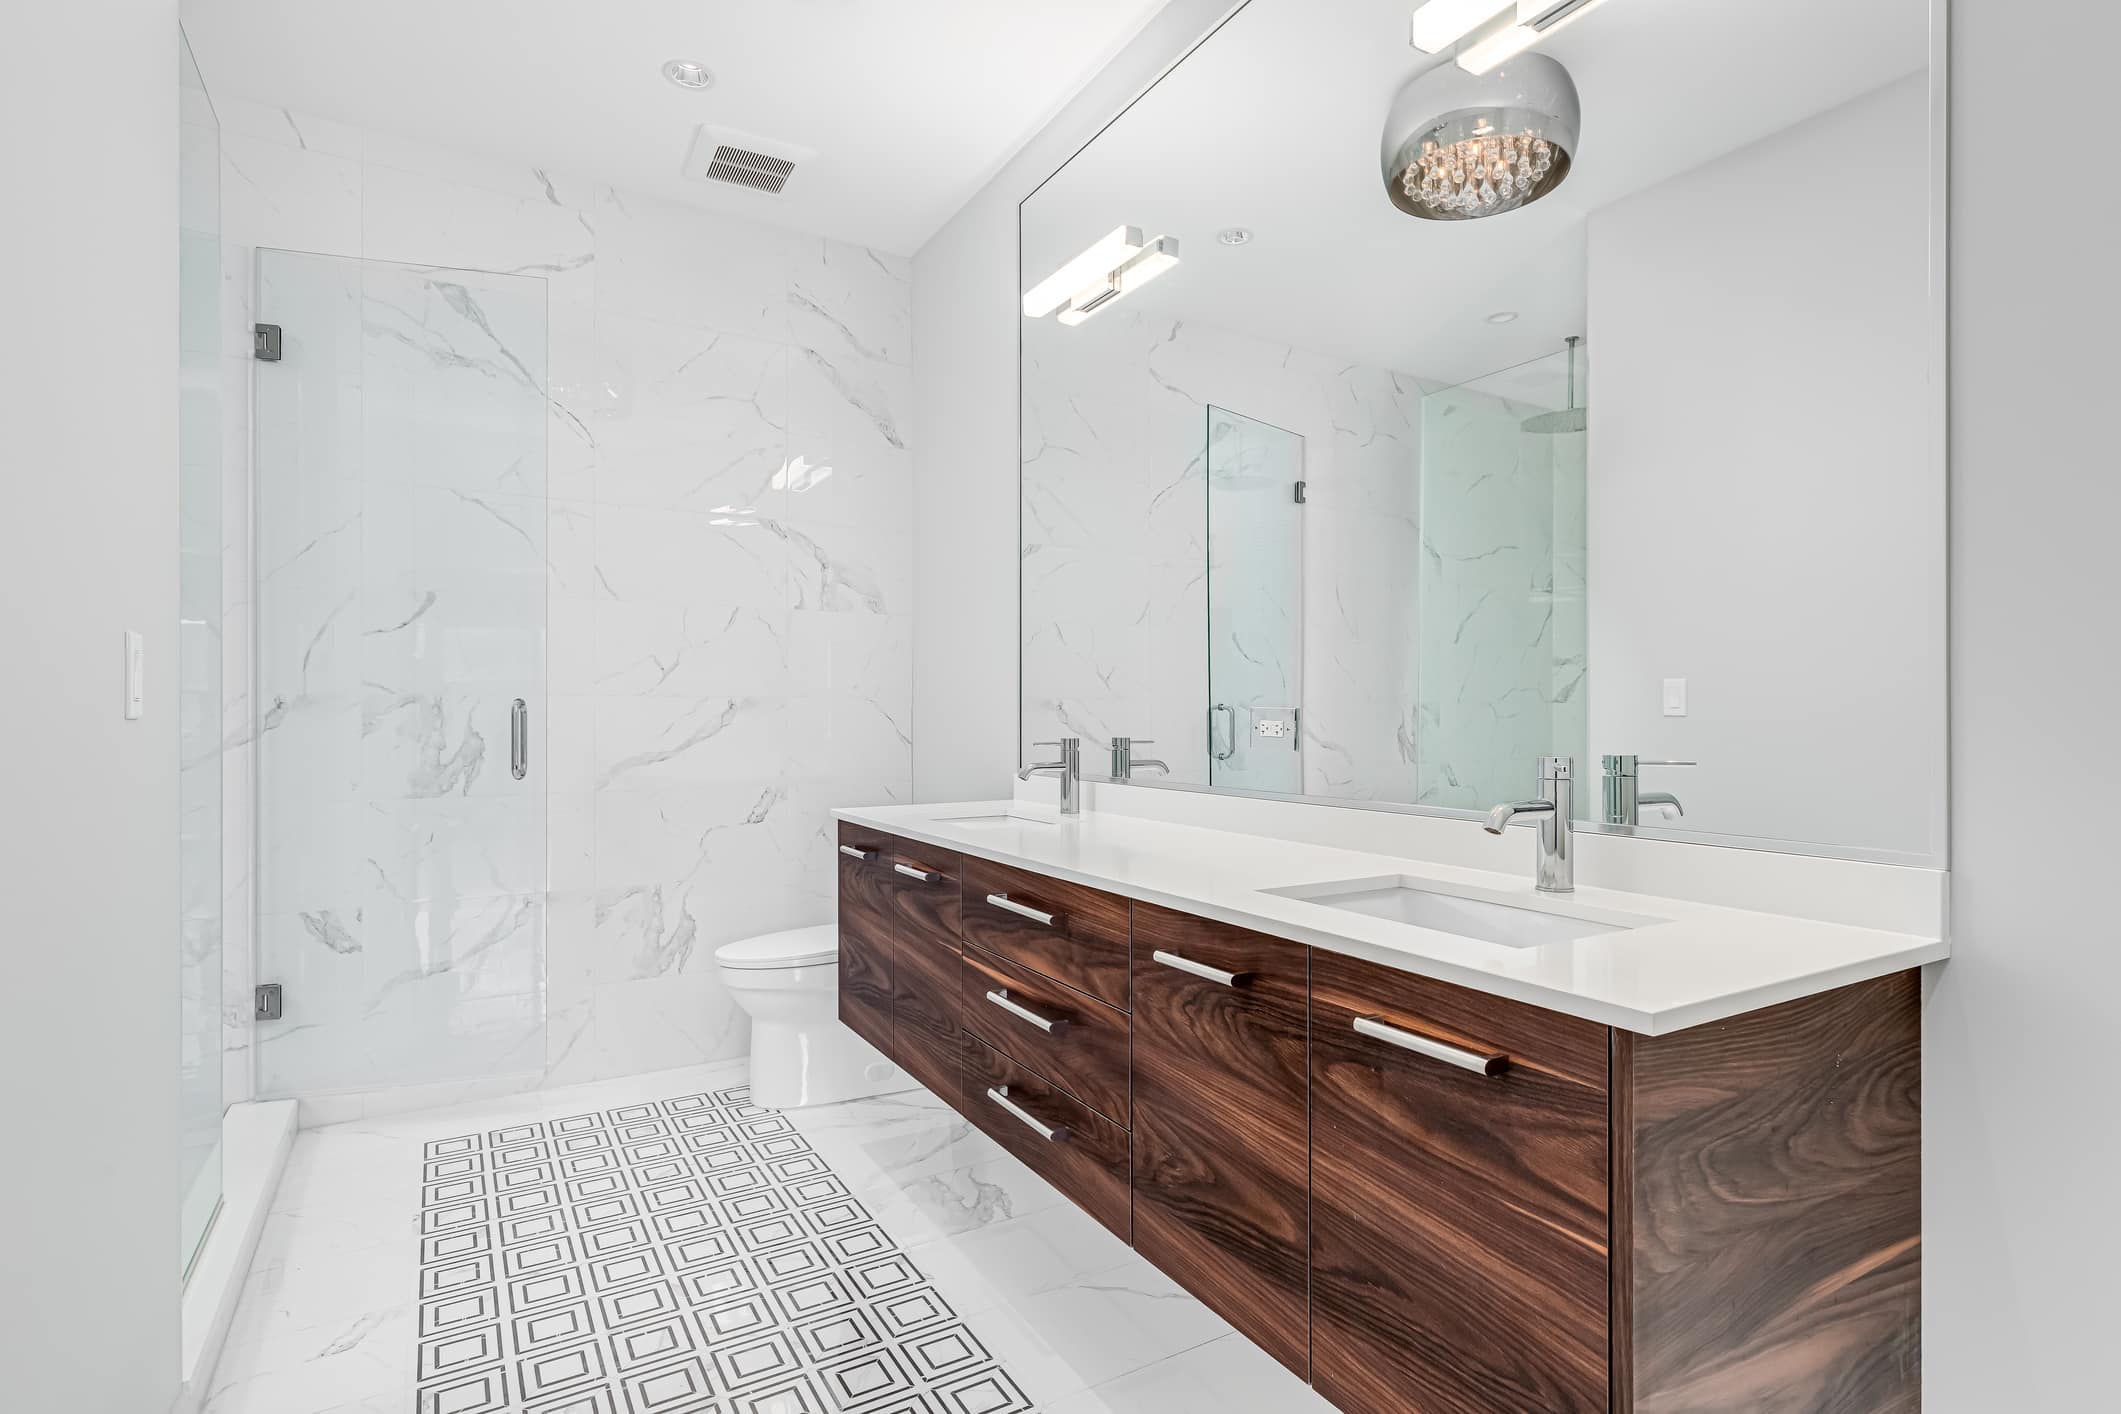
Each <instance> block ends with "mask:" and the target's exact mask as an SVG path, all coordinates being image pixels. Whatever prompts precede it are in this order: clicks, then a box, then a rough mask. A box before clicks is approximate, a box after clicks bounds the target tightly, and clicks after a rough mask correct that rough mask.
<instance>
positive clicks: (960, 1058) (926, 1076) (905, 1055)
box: [891, 1018, 969, 1111]
mask: <svg viewBox="0 0 2121 1414" xmlns="http://www.w3.org/2000/svg"><path fill="white" fill-rule="evenodd" d="M892 1042H893V1045H892V1053H891V1058H892V1059H893V1060H895V1061H897V1062H898V1064H899V1066H900V1068H901V1069H903V1070H904V1071H905V1072H906V1073H907V1074H908V1075H910V1076H912V1077H913V1078H914V1079H915V1080H918V1081H919V1082H920V1083H921V1085H922V1086H923V1087H925V1088H926V1089H927V1090H928V1091H929V1092H930V1093H932V1094H935V1095H938V1096H940V1097H941V1098H942V1099H943V1101H944V1102H945V1103H946V1104H948V1105H949V1106H950V1108H952V1109H954V1110H959V1111H962V1110H963V1109H964V1108H965V1102H964V1097H963V1094H962V1093H961V1092H962V1091H963V1089H964V1082H963V1075H964V1069H965V1047H966V1045H967V1044H969V1043H968V1042H967V1040H966V1038H965V1033H964V1032H962V1031H953V1032H951V1033H950V1034H949V1035H947V1036H944V1035H940V1034H938V1033H936V1032H934V1031H930V1030H929V1029H927V1028H926V1027H924V1026H918V1025H912V1026H909V1025H907V1023H906V1021H905V1020H904V1018H900V1019H898V1020H896V1021H894V1022H893V1023H892Z"/></svg>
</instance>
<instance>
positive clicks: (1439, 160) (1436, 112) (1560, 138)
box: [1383, 54, 1583, 221]
mask: <svg viewBox="0 0 2121 1414" xmlns="http://www.w3.org/2000/svg"><path fill="white" fill-rule="evenodd" d="M1582 121H1583V110H1582V106H1581V104H1580V102H1579V101H1578V99H1577V97H1576V84H1575V81H1574V80H1572V79H1571V78H1570V77H1569V71H1568V70H1567V69H1565V68H1563V67H1562V66H1561V65H1560V64H1559V63H1558V62H1557V61H1555V60H1553V59H1549V58H1548V57H1546V56H1545V55H1543V54H1520V55H1519V56H1517V57H1516V58H1515V59H1513V60H1511V61H1510V62H1509V63H1507V64H1505V65H1503V66H1501V67H1500V68H1497V69H1495V70H1494V71H1493V72H1491V73H1486V74H1469V73H1467V72H1466V71H1465V70H1464V69H1461V68H1458V67H1456V66H1453V65H1448V64H1447V65H1444V66H1442V67H1440V68H1434V69H1430V70H1429V71H1428V72H1426V73H1421V74H1416V75H1415V76H1414V77H1413V78H1412V79H1410V80H1408V82H1407V84H1406V85H1405V86H1404V87H1403V88H1401V89H1400V90H1399V94H1398V96H1397V97H1396V98H1394V99H1393V100H1392V109H1391V112H1390V113H1389V114H1387V115H1386V117H1385V131H1384V145H1383V163H1384V179H1385V194H1386V195H1387V196H1388V197H1390V198H1391V200H1392V204H1393V205H1394V206H1396V207H1398V208H1399V209H1400V210H1401V211H1404V212H1406V213H1407V214H1408V215H1409V216H1418V217H1420V218H1421V219H1423V220H1425V221H1477V220H1479V219H1481V218H1482V217H1485V216H1500V215H1502V214H1503V213H1504V212H1505V211H1515V210H1517V209H1518V208H1519V207H1522V206H1529V205H1531V204H1532V203H1533V202H1535V201H1537V200H1539V199H1540V198H1541V197H1543V196H1545V195H1547V194H1548V193H1549V192H1551V191H1553V190H1554V189H1555V188H1556V187H1558V186H1560V185H1561V184H1562V182H1564V181H1566V180H1567V179H1568V175H1569V166H1570V163H1571V162H1572V161H1573V160H1574V156H1575V152H1576V142H1577V134H1578V130H1579V128H1580V127H1581V125H1582Z"/></svg>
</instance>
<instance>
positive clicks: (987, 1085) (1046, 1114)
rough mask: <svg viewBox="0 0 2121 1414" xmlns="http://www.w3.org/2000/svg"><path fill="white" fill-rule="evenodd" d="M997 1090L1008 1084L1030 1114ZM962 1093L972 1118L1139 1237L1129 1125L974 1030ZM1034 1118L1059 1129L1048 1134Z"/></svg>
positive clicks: (1110, 1222)
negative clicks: (1086, 1102) (1013, 1108)
mask: <svg viewBox="0 0 2121 1414" xmlns="http://www.w3.org/2000/svg"><path fill="white" fill-rule="evenodd" d="M990 1091H1006V1098H1007V1100H1008V1101H1009V1103H1010V1104H1012V1105H1015V1106H1016V1107H1017V1108H1018V1109H1020V1110H1022V1111H1023V1112H1024V1114H1026V1115H1028V1116H1029V1117H1030V1120H1029V1121H1027V1120H1026V1119H1024V1118H1023V1117H1021V1116H1019V1115H1017V1114H1014V1113H1012V1112H1011V1111H1009V1110H1008V1109H1005V1108H1003V1106H1002V1105H1001V1104H1000V1103H999V1102H998V1101H997V1100H996V1099H995V1098H994V1096H993V1095H992V1094H990V1093H989V1092H990ZM962 1098H963V1101H964V1103H963V1104H961V1105H960V1106H959V1107H958V1108H959V1111H960V1112H961V1113H962V1114H964V1116H965V1117H966V1118H967V1119H970V1120H971V1121H972V1122H973V1123H974V1124H975V1125H978V1126H979V1127H980V1129H982V1130H984V1131H985V1132H986V1133H987V1134H988V1135H989V1136H990V1137H991V1138H992V1139H993V1140H994V1141H995V1142H996V1143H998V1144H1000V1145H1001V1146H1002V1147H1003V1148H1004V1149H1007V1150H1008V1151H1009V1152H1010V1153H1012V1154H1014V1155H1016V1157H1017V1158H1019V1159H1021V1160H1023V1161H1024V1163H1025V1164H1027V1165H1029V1166H1030V1167H1031V1169H1032V1170H1033V1171H1034V1172H1035V1173H1037V1174H1038V1175H1039V1176H1040V1177H1041V1178H1043V1179H1045V1180H1046V1181H1047V1182H1048V1183H1051V1184H1052V1185H1053V1186H1054V1187H1055V1188H1058V1189H1059V1190H1060V1191H1061V1192H1062V1193H1064V1194H1066V1195H1067V1196H1068V1197H1069V1198H1070V1199H1072V1200H1073V1201H1074V1202H1075V1204H1076V1206H1078V1207H1080V1208H1081V1209H1082V1210H1083V1211H1084V1212H1086V1213H1088V1214H1089V1215H1090V1216H1091V1217H1093V1218H1096V1219H1097V1220H1098V1221H1099V1222H1101V1223H1103V1224H1104V1225H1105V1226H1106V1227H1108V1228H1110V1229H1111V1230H1112V1231H1113V1232H1114V1233H1115V1234H1117V1235H1118V1236H1119V1238H1120V1239H1121V1240H1122V1241H1126V1242H1131V1241H1133V1238H1134V1202H1133V1194H1132V1193H1131V1192H1130V1190H1129V1187H1128V1183H1127V1171H1128V1154H1127V1131H1126V1130H1124V1129H1121V1128H1120V1127H1119V1126H1118V1125H1116V1124H1114V1123H1112V1121H1110V1120H1108V1119H1106V1118H1104V1117H1103V1116H1101V1115H1099V1114H1097V1113H1096V1112H1095V1111H1094V1110H1091V1109H1090V1108H1088V1107H1087V1106H1085V1105H1083V1104H1081V1103H1079V1102H1078V1101H1076V1100H1075V1099H1073V1098H1071V1097H1070V1096H1068V1095H1067V1094H1065V1093H1063V1092H1062V1091H1061V1090H1060V1089H1059V1088H1058V1087H1056V1086H1054V1085H1052V1084H1050V1083H1049V1082H1047V1081H1045V1080H1043V1079H1041V1078H1040V1077H1039V1076H1038V1075H1037V1074H1036V1073H1034V1072H1033V1071H1030V1070H1027V1069H1025V1068H1024V1067H1023V1066H1020V1065H1018V1064H1016V1063H1015V1062H1014V1061H1012V1060H1010V1059H1009V1058H1008V1057H1007V1056H1005V1055H1003V1054H1002V1053H1001V1052H1000V1051H997V1050H995V1049H994V1048H993V1047H991V1046H988V1045H985V1044H983V1043H981V1042H980V1041H979V1040H978V1039H977V1038H976V1037H972V1036H969V1035H968V1036H967V1037H966V1038H965V1070H964V1090H963V1093H962ZM1033 1122H1035V1123H1037V1124H1042V1125H1045V1126H1048V1127H1050V1128H1053V1129H1055V1130H1057V1131H1058V1132H1057V1133H1056V1135H1055V1136H1054V1137H1053V1138H1050V1139H1049V1138H1047V1137H1046V1136H1044V1135H1043V1134H1041V1133H1040V1132H1039V1131H1038V1130H1037V1129H1034V1128H1033V1127H1032V1124H1033Z"/></svg>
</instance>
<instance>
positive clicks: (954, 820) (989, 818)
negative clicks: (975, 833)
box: [935, 815, 1053, 830]
mask: <svg viewBox="0 0 2121 1414" xmlns="http://www.w3.org/2000/svg"><path fill="white" fill-rule="evenodd" d="M935 823H936V824H938V825H955V826H957V827H958V828H959V829H961V830H1002V829H1008V828H1009V827H1011V826H1014V825H1050V824H1052V823H1053V822H1052V821H1051V820H1043V819H1040V818H1039V817H1038V816H1036V815H947V816H944V817H943V818H941V819H939V820H937V821H936V822H935Z"/></svg>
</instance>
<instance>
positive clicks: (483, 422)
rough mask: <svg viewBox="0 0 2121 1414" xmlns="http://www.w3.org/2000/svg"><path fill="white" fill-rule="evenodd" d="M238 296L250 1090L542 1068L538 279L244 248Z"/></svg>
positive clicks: (356, 1087) (541, 324) (326, 1088)
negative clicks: (265, 995)
mask: <svg viewBox="0 0 2121 1414" xmlns="http://www.w3.org/2000/svg"><path fill="white" fill-rule="evenodd" d="M255 308H256V311H257V316H256V317H257V319H258V320H259V321H260V323H261V325H270V326H273V330H268V331H266V337H265V339H264V343H265V344H266V349H265V355H266V357H265V358H261V360H260V361H259V362H257V363H256V364H255V365H254V369H255V380H254V388H255V409H254V423H255V436H256V473H255V482H256V497H257V507H256V537H257V563H258V583H257V604H258V624H257V700H258V702H259V704H260V709H259V710H260V719H259V721H258V724H257V727H258V754H257V769H258V814H259V820H258V855H259V857H258V860H257V865H258V914H259V917H258V980H259V982H260V983H264V984H277V985H278V986H279V987H280V989H281V991H280V993H279V1004H280V1007H281V1014H280V1016H279V1017H278V1018H276V1019H263V1018H261V1019H260V1021H259V1022H258V1033H257V1065H258V1079H259V1087H260V1089H261V1091H263V1092H264V1093H266V1094H272V1095H293V1094H317V1093H324V1092H331V1091H364V1090H373V1089H381V1088H386V1087H391V1086H398V1085H408V1084H419V1083H427V1082H435V1081H445V1080H458V1079H469V1078H485V1077H493V1076H502V1075H510V1074H529V1073H535V1072H537V1071H538V1070H539V1069H541V1067H542V1066H543V1063H544V998H543V976H544V967H543V951H544V929H545V808H544V807H545V785H544V772H543V769H542V767H543V762H542V753H541V751H540V749H539V748H540V742H541V740H542V735H541V734H542V730H543V727H544V723H545V720H546V716H545V705H546V703H545V598H546V595H545V578H546V556H545V536H546V529H545V524H546V501H545V494H546V493H545V475H546V471H545V465H546V464H545V424H546V407H547V403H546V372H545V350H546V337H545V327H546V308H545V282H544V281H542V280H539V279H536V278H532V277H525V276H512V275H494V274H486V273H481V272H473V271H462V270H441V269H434V268H429V267H415V266H406V265H395V264H385V263H381V262H375V261H361V260H352V259H344V258H338V257H329V256H317V255H303V254H296V253H293V252H288V251H273V250H261V251H259V252H258V259H257V302H256V306H255ZM274 331H277V332H276V334H275V333H274ZM275 337H276V338H277V340H278V353H279V358H278V359H277V361H270V353H271V352H272V349H271V347H270V345H271V342H272V340H273V338H275Z"/></svg>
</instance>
